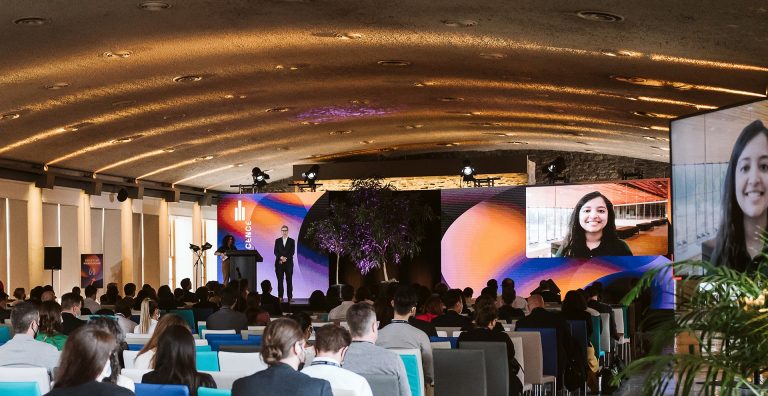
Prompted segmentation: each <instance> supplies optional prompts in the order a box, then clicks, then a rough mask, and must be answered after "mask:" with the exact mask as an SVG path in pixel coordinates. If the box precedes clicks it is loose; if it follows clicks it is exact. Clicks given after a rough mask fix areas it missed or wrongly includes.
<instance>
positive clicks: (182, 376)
mask: <svg viewBox="0 0 768 396" xmlns="http://www.w3.org/2000/svg"><path fill="white" fill-rule="evenodd" d="M195 357H196V355H195V339H194V338H192V333H190V332H189V328H187V327H186V326H170V327H168V328H167V329H165V331H164V332H163V334H162V335H161V336H160V338H159V339H158V343H157V352H155V370H154V371H150V372H148V373H146V374H144V376H143V377H141V382H142V383H143V384H168V385H186V386H187V387H189V395H190V396H197V388H199V387H201V386H204V387H206V388H216V382H215V381H214V380H213V377H211V375H210V374H206V373H200V372H198V371H197V369H196V368H195V367H196V364H195Z"/></svg>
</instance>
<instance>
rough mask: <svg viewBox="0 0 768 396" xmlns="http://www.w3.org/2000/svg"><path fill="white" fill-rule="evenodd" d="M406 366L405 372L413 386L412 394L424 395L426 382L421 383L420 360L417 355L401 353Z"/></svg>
mask: <svg viewBox="0 0 768 396" xmlns="http://www.w3.org/2000/svg"><path fill="white" fill-rule="evenodd" d="M400 359H402V360H403V365H404V366H405V373H406V375H407V376H408V385H409V386H410V387H411V395H413V396H424V392H423V391H422V389H424V384H422V383H421V377H420V375H421V373H419V361H418V360H417V359H416V356H415V355H400Z"/></svg>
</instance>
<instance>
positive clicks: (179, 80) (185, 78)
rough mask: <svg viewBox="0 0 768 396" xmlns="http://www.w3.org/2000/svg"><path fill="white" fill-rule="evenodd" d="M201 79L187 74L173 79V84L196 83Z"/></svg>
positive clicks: (198, 76) (201, 77)
mask: <svg viewBox="0 0 768 396" xmlns="http://www.w3.org/2000/svg"><path fill="white" fill-rule="evenodd" d="M202 79H203V76H201V75H198V74H189V75H186V76H178V77H174V78H173V82H177V83H188V82H196V81H200V80H202Z"/></svg>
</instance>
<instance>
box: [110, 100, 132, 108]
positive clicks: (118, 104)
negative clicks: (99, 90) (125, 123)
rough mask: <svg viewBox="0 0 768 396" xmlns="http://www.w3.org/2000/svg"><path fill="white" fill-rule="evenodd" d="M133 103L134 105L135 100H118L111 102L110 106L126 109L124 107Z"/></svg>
mask: <svg viewBox="0 0 768 396" xmlns="http://www.w3.org/2000/svg"><path fill="white" fill-rule="evenodd" d="M135 103H136V101H135V100H118V101H117V102H112V106H115V107H126V106H130V105H132V104H135Z"/></svg>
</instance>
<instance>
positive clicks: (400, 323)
mask: <svg viewBox="0 0 768 396" xmlns="http://www.w3.org/2000/svg"><path fill="white" fill-rule="evenodd" d="M416 300H417V297H416V292H415V291H414V290H413V289H412V288H411V287H408V286H401V287H400V288H399V289H398V290H397V292H396V293H395V298H394V301H393V306H394V309H395V316H394V319H392V322H390V323H389V324H388V325H387V326H386V327H384V328H383V329H381V330H379V336H378V339H377V340H376V345H378V346H380V347H384V348H387V349H393V348H398V349H418V350H420V351H421V362H422V365H423V367H424V378H425V381H426V383H428V384H431V383H432V382H433V381H432V380H433V379H434V378H435V375H434V374H435V372H434V368H433V365H432V361H433V360H432V346H431V344H430V343H429V337H427V334H425V333H424V332H423V331H421V330H419V329H417V328H416V327H414V326H412V325H410V324H409V323H408V319H409V318H410V317H411V316H412V315H413V314H415V313H416Z"/></svg>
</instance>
